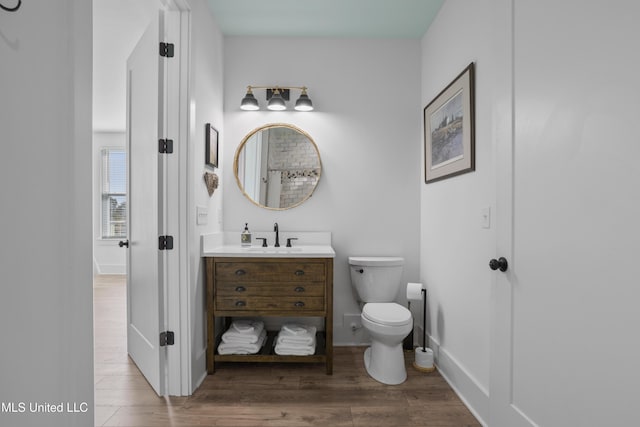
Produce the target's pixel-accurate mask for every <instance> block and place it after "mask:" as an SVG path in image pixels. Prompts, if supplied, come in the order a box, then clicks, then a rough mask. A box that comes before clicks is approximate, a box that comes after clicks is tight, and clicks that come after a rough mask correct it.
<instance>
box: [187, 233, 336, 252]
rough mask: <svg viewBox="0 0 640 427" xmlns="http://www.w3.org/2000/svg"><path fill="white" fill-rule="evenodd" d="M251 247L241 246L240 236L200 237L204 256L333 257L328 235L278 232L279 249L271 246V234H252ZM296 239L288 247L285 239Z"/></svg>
mask: <svg viewBox="0 0 640 427" xmlns="http://www.w3.org/2000/svg"><path fill="white" fill-rule="evenodd" d="M252 236H253V244H252V246H241V245H240V233H239V232H238V233H232V232H220V233H211V234H204V235H202V236H201V251H200V252H201V256H203V257H254V258H335V256H336V253H335V251H334V250H333V248H332V247H331V233H330V232H280V238H279V240H280V247H278V248H276V247H274V246H273V245H274V242H275V234H274V233H273V232H254V233H252ZM258 237H266V238H267V243H268V247H266V248H264V247H262V246H261V245H262V241H261V240H258V239H257V238H258ZM292 237H293V238H297V239H298V240H294V241H293V242H292V244H291V245H292V247H290V248H287V247H286V246H285V245H286V242H287V239H288V238H292Z"/></svg>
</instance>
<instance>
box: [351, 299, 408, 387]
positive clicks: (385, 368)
mask: <svg viewBox="0 0 640 427" xmlns="http://www.w3.org/2000/svg"><path fill="white" fill-rule="evenodd" d="M360 318H361V320H362V326H363V327H364V328H365V330H366V331H367V332H368V333H369V336H370V337H371V347H369V348H367V349H366V350H365V353H364V364H365V368H366V369H367V373H368V374H369V375H370V376H371V377H372V378H373V379H375V380H376V381H379V382H381V383H383V384H389V385H396V384H402V383H403V382H404V381H405V380H406V379H407V371H406V369H405V366H404V353H403V350H402V341H403V340H404V338H405V337H406V336H407V335H409V333H410V332H411V330H412V329H413V322H412V317H411V312H410V311H409V310H407V309H406V308H404V307H403V306H401V305H399V304H396V303H394V302H391V303H367V304H365V305H364V307H363V309H362V315H361V316H360Z"/></svg>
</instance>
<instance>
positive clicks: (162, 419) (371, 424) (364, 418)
mask: <svg viewBox="0 0 640 427" xmlns="http://www.w3.org/2000/svg"><path fill="white" fill-rule="evenodd" d="M124 283H125V282H124V277H122V276H100V277H98V278H97V279H96V281H95V283H94V313H95V315H94V318H95V384H96V394H95V401H96V426H130V427H143V426H145V427H146V426H154V427H155V426H175V427H191V426H219V427H226V426H229V427H258V426H270V427H271V426H272V427H305V426H322V427H341V426H348V427H365V426H366V427H377V426H385V427H387V426H393V427H409V426H434V427H436V426H438V427H444V426H455V427H463V426H479V425H480V424H479V423H478V422H477V420H476V419H475V418H474V417H473V415H472V414H471V413H470V412H469V410H468V409H467V408H466V407H465V406H464V405H463V404H462V402H461V401H460V399H458V397H457V396H456V394H455V393H454V392H453V390H452V389H451V388H450V387H449V386H448V384H447V383H446V382H445V381H444V379H443V378H442V377H441V376H440V375H439V374H438V372H437V371H436V372H433V373H430V374H423V373H420V372H418V371H416V370H415V369H413V368H412V367H411V363H412V357H413V356H412V354H411V353H408V354H407V359H406V362H407V373H408V379H407V381H406V382H405V383H403V384H401V385H399V386H387V385H384V384H380V383H378V382H376V381H374V380H373V379H371V378H370V377H369V376H368V375H367V373H366V371H365V369H364V363H363V360H362V353H363V352H364V348H363V347H337V348H335V356H334V368H333V372H334V373H333V375H326V374H325V371H324V365H321V364H319V365H296V364H245V363H237V364H235V363H234V364H230V363H228V364H221V365H219V366H218V368H219V369H217V371H216V373H215V374H214V375H209V376H208V377H207V379H206V380H205V382H204V383H203V384H202V386H201V387H200V388H199V389H198V390H197V391H196V392H195V394H194V395H193V396H190V397H172V398H161V397H158V396H157V395H156V394H155V393H154V392H153V390H152V389H151V387H150V386H149V385H148V384H147V382H146V381H145V379H144V377H142V375H141V374H140V372H139V371H138V369H137V368H136V366H135V364H133V362H131V360H130V359H129V358H128V357H127V352H126V311H125V306H126V304H125V285H124Z"/></svg>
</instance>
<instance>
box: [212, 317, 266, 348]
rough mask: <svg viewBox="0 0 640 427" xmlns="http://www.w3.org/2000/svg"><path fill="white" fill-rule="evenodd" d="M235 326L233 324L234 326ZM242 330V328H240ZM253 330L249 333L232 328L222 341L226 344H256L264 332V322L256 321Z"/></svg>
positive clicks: (223, 335) (223, 336)
mask: <svg viewBox="0 0 640 427" xmlns="http://www.w3.org/2000/svg"><path fill="white" fill-rule="evenodd" d="M232 325H233V324H232ZM240 327H241V328H242V326H240ZM252 327H253V330H251V331H247V332H238V331H237V330H236V328H235V327H233V326H231V327H230V328H229V329H228V330H227V331H226V332H225V333H224V334H222V341H223V342H224V343H227V344H228V343H241V344H242V343H248V344H255V343H256V342H258V338H259V337H260V335H261V334H262V332H264V322H262V321H256V322H254V323H253V324H252Z"/></svg>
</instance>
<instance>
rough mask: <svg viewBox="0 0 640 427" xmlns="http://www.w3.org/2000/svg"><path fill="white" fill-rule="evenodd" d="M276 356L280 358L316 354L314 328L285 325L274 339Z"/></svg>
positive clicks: (294, 324) (291, 324)
mask: <svg viewBox="0 0 640 427" xmlns="http://www.w3.org/2000/svg"><path fill="white" fill-rule="evenodd" d="M275 352H276V354H279V355H281V356H285V355H287V356H309V355H312V354H315V352H316V327H315V326H307V325H300V324H297V323H286V324H284V325H282V328H281V329H280V332H279V333H278V338H277V339H276V347H275Z"/></svg>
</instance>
